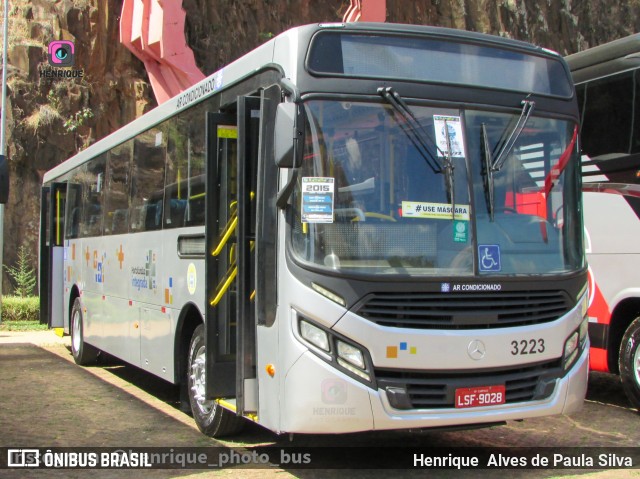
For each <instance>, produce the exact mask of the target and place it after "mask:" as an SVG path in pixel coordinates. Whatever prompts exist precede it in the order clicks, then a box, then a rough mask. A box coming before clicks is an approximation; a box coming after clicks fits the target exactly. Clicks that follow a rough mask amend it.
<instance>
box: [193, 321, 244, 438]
mask: <svg viewBox="0 0 640 479" xmlns="http://www.w3.org/2000/svg"><path fill="white" fill-rule="evenodd" d="M205 357H206V355H205V338H204V326H203V325H202V324H201V325H199V326H198V327H197V328H196V329H195V331H194V332H193V336H192V337H191V343H190V344H189V353H188V357H187V392H188V395H189V403H190V405H191V413H192V414H193V418H194V419H195V421H196V425H197V426H198V429H200V431H201V432H202V433H203V434H206V435H207V436H211V437H222V436H230V435H232V434H236V433H238V432H240V431H241V430H242V428H243V426H244V419H243V418H241V417H238V416H236V415H235V414H234V413H233V412H231V411H229V410H227V409H225V408H223V407H222V406H220V405H219V404H217V403H216V402H215V401H213V400H206V399H205V397H204V395H205V380H206V379H205V375H206V372H205V371H206V368H205Z"/></svg>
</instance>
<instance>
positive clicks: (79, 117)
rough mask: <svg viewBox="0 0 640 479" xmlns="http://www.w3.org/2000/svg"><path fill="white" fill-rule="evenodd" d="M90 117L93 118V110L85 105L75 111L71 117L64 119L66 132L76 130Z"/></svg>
mask: <svg viewBox="0 0 640 479" xmlns="http://www.w3.org/2000/svg"><path fill="white" fill-rule="evenodd" d="M90 118H93V111H91V109H90V108H87V107H85V108H83V109H82V110H80V111H78V112H76V114H75V115H74V116H73V117H71V118H69V119H68V120H67V121H65V122H64V127H65V129H66V130H67V131H68V132H72V131H76V130H77V129H78V128H80V127H81V126H82V125H84V124H85V122H86V121H87V120H88V119H90Z"/></svg>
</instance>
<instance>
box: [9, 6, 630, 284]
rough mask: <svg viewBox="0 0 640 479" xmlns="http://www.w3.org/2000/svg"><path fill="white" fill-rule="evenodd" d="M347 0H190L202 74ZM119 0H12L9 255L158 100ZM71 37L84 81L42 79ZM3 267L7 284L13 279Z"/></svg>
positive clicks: (411, 14) (532, 13) (427, 11)
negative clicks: (44, 209) (48, 206)
mask: <svg viewBox="0 0 640 479" xmlns="http://www.w3.org/2000/svg"><path fill="white" fill-rule="evenodd" d="M348 4H349V2H348V0H323V1H320V0H315V1H311V0H295V1H294V0H262V1H260V0H184V2H183V6H184V8H185V10H186V11H187V21H186V32H185V33H186V37H187V42H188V43H189V45H190V46H191V48H192V49H193V51H194V53H195V56H196V61H197V63H198V65H199V66H200V68H201V69H202V71H203V72H204V73H205V74H208V73H212V72H214V71H215V70H217V69H219V68H220V67H222V66H223V65H225V64H226V63H229V62H230V61H232V60H233V59H235V58H237V57H239V56H240V55H242V54H244V53H246V52H248V51H249V50H251V49H252V48H254V47H256V46H257V45H259V44H260V43H263V42H264V41H266V40H268V39H269V38H271V37H273V36H274V35H277V34H278V33H280V32H282V31H284V30H286V29H287V28H289V27H291V26H294V25H299V24H305V23H313V22H332V21H340V19H341V18H342V15H343V13H344V12H345V10H346V9H347V7H348ZM120 10H121V0H32V1H29V0H12V1H11V11H10V32H11V34H10V39H9V48H8V54H9V65H10V66H9V70H8V73H9V91H8V100H9V107H10V108H9V112H8V122H7V126H8V134H7V141H8V148H7V153H8V157H9V160H10V169H11V194H10V200H9V203H8V204H7V205H6V209H5V224H4V262H5V264H9V265H13V264H15V261H16V258H17V249H18V246H19V245H21V244H26V245H28V246H29V248H30V249H31V251H32V256H33V261H34V266H35V261H36V254H37V247H38V246H37V242H38V229H39V197H40V184H41V180H42V175H43V174H44V172H45V171H46V170H48V169H50V168H52V167H53V166H55V165H56V164H58V163H60V162H61V161H63V160H65V159H67V158H69V157H70V156H72V155H73V154H74V153H76V152H77V151H78V150H80V149H82V148H84V147H86V146H87V145H89V144H91V143H93V142H95V141H97V140H99V139H100V138H102V137H104V136H105V135H107V134H109V133H111V132H113V131H115V130H116V129H118V128H119V127H121V126H123V125H125V124H127V123H128V122H130V121H132V120H133V119H134V118H136V117H137V116H139V115H141V114H142V113H144V112H145V111H147V110H148V109H150V108H151V107H153V106H154V105H155V100H154V99H153V96H152V91H151V89H150V87H149V86H148V80H147V76H146V73H145V70H144V67H143V65H142V63H141V62H140V61H139V60H137V59H136V58H135V57H134V56H133V55H132V54H131V53H130V52H129V51H128V50H126V49H125V48H124V47H122V46H121V45H120V43H119V40H118V38H119V30H118V28H119V25H118V20H119V15H120ZM387 21H388V22H397V23H415V24H428V25H436V26H444V27H453V28H461V29H467V30H474V31H481V32H485V33H492V34H496V35H503V36H508V37H511V38H516V39H520V40H526V41H530V42H533V43H536V44H538V45H541V46H544V47H547V48H550V49H553V50H556V51H558V52H560V53H562V54H569V53H573V52H576V51H578V50H582V49H585V48H588V47H591V46H595V45H597V44H600V43H604V42H607V41H610V40H613V39H616V38H619V37H622V36H625V35H628V34H630V33H634V32H638V31H640V0H621V1H620V2H611V1H608V0H591V1H585V0H526V1H525V0H411V1H407V0H387ZM61 39H64V40H72V41H74V42H75V45H76V48H77V52H76V53H77V55H76V68H79V69H82V70H83V73H84V77H83V78H82V79H65V80H59V79H56V80H51V79H43V78H41V77H40V70H42V69H43V68H46V67H47V56H46V53H47V48H46V47H47V45H48V44H49V42H51V41H52V40H61ZM8 285H9V282H8V278H7V277H6V275H5V278H4V289H3V291H4V292H5V293H6V292H8V291H9V289H10V288H8V287H7V286H8Z"/></svg>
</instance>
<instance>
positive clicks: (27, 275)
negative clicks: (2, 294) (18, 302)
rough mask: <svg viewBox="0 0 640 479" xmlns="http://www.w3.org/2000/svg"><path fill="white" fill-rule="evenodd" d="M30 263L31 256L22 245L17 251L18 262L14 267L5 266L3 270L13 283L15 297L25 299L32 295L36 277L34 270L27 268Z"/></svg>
mask: <svg viewBox="0 0 640 479" xmlns="http://www.w3.org/2000/svg"><path fill="white" fill-rule="evenodd" d="M30 262H31V254H30V253H29V249H28V248H27V247H26V246H24V245H22V246H20V248H19V249H18V261H17V263H16V265H15V266H7V265H5V268H6V270H7V273H8V274H9V276H10V277H11V279H12V280H13V283H14V287H13V290H14V292H15V294H16V296H20V297H23V298H24V297H26V296H31V295H32V294H33V289H34V288H35V287H36V283H37V277H36V272H35V271H34V269H33V268H32V267H31V266H29V264H30Z"/></svg>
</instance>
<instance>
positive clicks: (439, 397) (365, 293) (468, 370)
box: [41, 23, 588, 436]
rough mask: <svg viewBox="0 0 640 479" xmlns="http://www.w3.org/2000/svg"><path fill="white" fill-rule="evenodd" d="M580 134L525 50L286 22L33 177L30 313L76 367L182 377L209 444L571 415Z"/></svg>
mask: <svg viewBox="0 0 640 479" xmlns="http://www.w3.org/2000/svg"><path fill="white" fill-rule="evenodd" d="M577 125H578V108H577V103H576V99H575V93H574V88H573V85H572V82H571V77H570V72H569V69H568V67H567V66H566V63H565V62H564V60H563V59H562V58H561V57H559V56H558V55H557V54H554V53H552V52H549V51H547V50H544V49H542V48H537V47H533V46H531V45H528V44H525V43H522V42H517V41H511V40H507V39H502V38H497V37H493V36H487V35H482V34H476V33H469V32H462V31H455V30H448V29H441V28H429V27H423V26H409V25H391V24H366V23H362V24H348V25H344V24H326V25H323V24H320V25H309V26H303V27H299V28H294V29H291V30H289V31H287V32H285V33H283V34H281V35H279V36H277V37H275V38H274V39H272V40H270V41H269V42H267V43H265V44H263V45H262V46H260V47H259V48H257V49H256V50H254V51H252V52H250V53H248V54H247V55H245V56H243V57H242V58H240V59H239V60H237V61H235V62H233V63H231V64H230V65H228V66H227V67H225V68H223V69H222V70H220V71H218V72H216V73H215V74H213V75H212V76H210V77H209V78H207V79H206V80H204V81H202V82H201V83H199V84H197V85H195V86H194V87H192V88H191V89H189V90H188V91H186V92H184V93H183V94H181V95H179V96H178V97H176V98H173V99H172V100H170V101H167V102H166V103H164V104H162V105H161V106H159V107H158V108H156V109H154V110H153V111H151V112H149V113H148V114H146V115H144V116H143V117H141V118H139V119H137V120H136V121H134V122H132V123H131V124H130V125H127V126H126V127H124V128H122V129H120V130H118V131H117V132H115V133H113V134H112V135H110V136H108V137H106V138H104V139H102V140H100V141H99V142H97V143H96V144H94V145H92V146H91V147H89V148H87V149H86V150H84V151H82V152H81V153H79V154H77V155H76V156H75V157H73V158H71V159H69V160H68V161H65V162H64V163H62V164H61V165H59V166H57V167H56V168H54V169H53V170H51V171H49V172H48V173H47V174H46V175H45V177H44V186H43V188H44V190H43V191H44V193H43V203H42V204H43V214H42V218H43V223H42V238H43V239H42V263H41V264H42V284H41V291H42V302H43V303H42V304H43V311H45V314H46V315H47V318H49V319H48V320H49V321H50V324H51V325H52V326H54V327H63V328H64V329H65V331H67V332H68V333H70V334H71V338H72V350H73V355H74V357H75V360H76V362H78V363H79V364H87V363H90V362H92V361H94V360H95V358H96V355H97V354H99V352H100V351H102V352H106V353H108V354H110V355H113V356H116V357H118V358H121V359H122V360H124V361H126V362H128V363H130V364H132V365H134V366H137V367H139V368H142V369H144V370H146V371H149V372H150V373H152V374H155V375H157V376H159V377H161V378H163V379H165V380H167V381H169V382H171V383H174V384H180V385H181V386H182V391H183V394H184V398H185V401H186V402H189V403H190V406H191V410H192V413H193V416H194V418H195V420H196V422H197V424H198V426H199V428H200V429H201V430H202V431H203V432H204V433H206V434H209V435H213V436H221V435H224V434H232V433H234V432H236V431H238V430H239V428H240V427H241V426H242V425H243V424H244V423H245V422H246V420H251V421H255V422H256V423H259V424H261V425H263V426H264V427H266V428H268V429H270V430H273V431H276V432H277V433H347V432H354V431H367V430H388V429H403V428H426V427H441V426H475V425H486V424H496V423H503V422H504V421H506V420H511V419H514V420H519V419H523V418H529V417H536V416H544V415H551V414H566V413H571V412H573V411H576V410H578V409H579V408H580V407H581V404H582V401H583V398H584V394H585V390H586V381H587V369H588V337H587V322H586V306H587V269H586V261H585V257H584V252H583V241H582V231H583V223H582V214H581V191H580V186H581V183H580V163H579V156H578V144H577V129H578V126H577Z"/></svg>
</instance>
